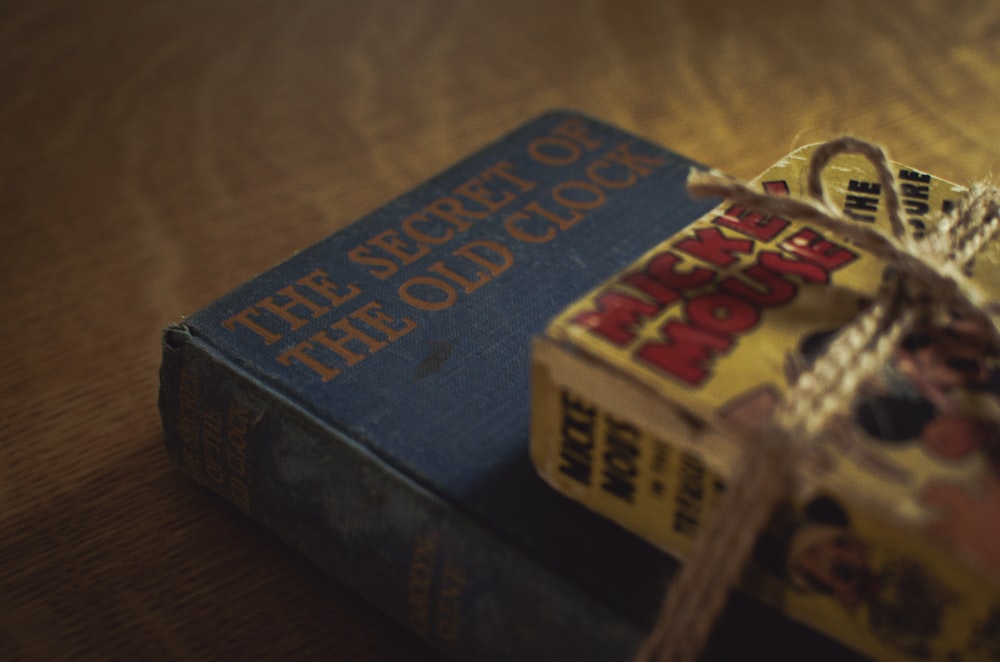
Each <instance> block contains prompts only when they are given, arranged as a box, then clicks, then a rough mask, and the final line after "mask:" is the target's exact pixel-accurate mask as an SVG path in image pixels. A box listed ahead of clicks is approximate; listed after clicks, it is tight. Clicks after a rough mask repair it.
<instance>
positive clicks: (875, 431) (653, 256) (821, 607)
mask: <svg viewBox="0 0 1000 662" xmlns="http://www.w3.org/2000/svg"><path fill="white" fill-rule="evenodd" d="M815 148H816V147H815V146H807V147H803V148H801V149H799V150H797V151H795V152H793V153H792V154H790V155H789V156H787V157H786V158H784V159H782V160H781V161H780V162H778V163H777V164H775V165H774V166H772V167H771V168H770V169H768V170H767V171H766V172H765V173H764V174H762V175H761V176H760V177H758V178H757V179H755V180H754V181H753V182H752V184H753V186H755V187H759V189H761V190H765V191H769V192H771V193H775V194H779V195H792V196H804V195H805V187H806V173H807V169H808V165H809V159H810V156H811V154H812V153H813V151H814V150H815ZM893 167H894V169H895V174H896V176H897V178H898V180H899V182H900V186H901V193H902V196H903V200H902V204H903V210H904V214H905V219H906V222H907V224H908V226H909V230H910V231H911V232H912V233H913V234H914V236H916V237H917V238H919V237H921V236H922V235H923V234H925V233H926V231H927V230H928V229H930V227H931V226H932V224H933V223H935V222H936V220H935V219H937V218H940V216H941V212H946V211H948V210H950V208H951V207H952V206H953V205H954V204H955V203H956V201H957V200H958V199H959V198H960V196H961V195H962V194H963V192H964V189H962V188H961V187H958V186H955V185H953V184H951V183H948V182H946V181H943V180H940V179H938V178H936V177H933V176H931V175H929V174H927V173H923V172H919V171H917V170H914V169H912V168H909V167H906V166H902V165H899V164H893ZM823 179H824V183H825V187H826V190H827V192H828V196H829V198H830V200H831V201H832V202H833V204H835V205H837V207H838V208H840V209H842V210H843V212H844V214H845V215H846V216H848V217H850V218H851V219H853V221H854V222H857V223H859V224H865V225H867V226H869V227H873V228H876V229H879V230H884V231H885V233H886V234H889V221H888V218H887V216H886V213H885V210H884V197H885V196H884V194H883V193H884V192H883V191H882V186H881V185H880V184H879V183H878V177H877V174H876V172H875V170H874V168H873V167H872V166H871V165H870V164H869V162H868V161H867V160H865V159H864V158H863V157H860V156H855V155H841V156H837V157H835V158H834V160H833V161H832V162H831V163H830V165H829V166H828V167H827V168H826V170H825V171H824V174H823ZM971 275H972V277H973V279H974V280H975V282H976V284H977V285H978V286H979V287H981V288H982V289H983V291H984V292H986V293H987V294H988V296H989V298H990V299H993V300H1000V246H996V245H993V246H988V247H987V248H986V249H984V250H983V251H982V252H981V253H980V254H979V255H978V256H977V258H976V259H975V261H974V263H973V266H972V274H971ZM884 277H885V265H884V263H882V262H881V261H880V260H879V259H877V258H875V257H873V256H872V255H870V254H867V253H865V252H864V251H862V250H860V249H858V248H856V247H854V246H852V245H850V244H848V243H846V242H844V241H841V240H839V239H837V238H835V237H832V236H830V235H829V233H826V232H823V231H820V230H819V229H817V228H815V227H811V226H810V225H809V224H808V223H803V222H799V221H796V219H794V218H780V217H775V216H767V215H764V214H761V213H759V212H756V211H754V210H753V209H749V208H742V207H739V206H736V205H732V204H723V205H721V206H719V207H718V208H717V209H715V210H714V211H713V212H711V213H709V214H708V215H706V216H704V217H702V218H700V219H698V220H696V221H695V222H694V223H692V225H690V226H689V227H688V228H687V229H685V230H683V231H682V232H680V233H679V234H677V235H675V236H673V237H671V238H669V239H667V240H666V241H664V242H663V243H662V244H660V245H657V246H655V247H654V248H652V249H651V250H649V251H648V252H647V253H646V254H645V255H643V256H642V258H640V259H639V260H638V261H636V262H635V263H633V264H632V265H631V267H630V268H628V269H626V270H624V271H622V272H620V273H619V274H617V275H616V276H614V277H613V278H612V279H610V280H608V281H607V282H605V283H604V284H603V285H601V286H600V287H598V288H597V289H595V290H594V291H592V292H590V293H589V294H588V295H587V296H585V297H584V298H582V299H580V300H579V301H577V302H575V303H574V304H572V305H571V306H570V307H569V308H567V309H566V310H564V311H563V312H562V313H561V314H560V315H559V316H558V317H557V318H556V319H555V320H554V321H553V322H552V323H551V324H550V325H549V327H548V328H547V330H546V332H545V334H544V335H543V336H542V337H539V338H537V339H536V340H535V343H534V347H533V377H532V379H533V395H532V408H533V418H532V440H531V454H532V460H533V462H534V464H535V466H536V468H537V470H538V472H539V473H540V474H541V475H542V477H543V478H544V479H545V480H546V481H547V482H548V483H549V484H551V485H552V486H553V487H554V488H555V489H557V490H558V491H560V492H562V493H563V494H565V495H566V496H568V497H570V498H572V499H575V500H577V501H580V502H581V503H583V504H584V505H585V506H587V507H588V508H590V509H592V510H594V511H597V512H599V513H601V514H602V515H605V516H607V517H608V518H610V519H612V520H614V521H616V522H617V523H619V524H620V525H621V526H623V527H625V528H626V529H629V530H631V531H632V532H634V533H636V534H638V535H639V536H641V537H643V538H645V539H647V540H649V541H650V542H652V543H653V544H655V545H657V546H659V547H660V548H662V549H663V550H665V551H667V552H669V553H671V554H674V555H676V556H678V557H681V558H684V557H685V556H687V555H688V554H689V553H690V551H691V548H692V543H693V540H694V537H695V536H696V535H697V533H698V531H699V529H700V527H701V526H702V523H703V522H704V521H705V518H706V516H707V515H708V513H710V512H711V511H712V509H713V507H714V504H715V503H716V501H717V497H718V495H719V494H721V492H722V491H724V489H725V485H726V482H727V480H728V477H729V476H730V475H731V474H732V472H733V470H734V465H735V463H736V462H737V461H738V459H739V457H740V453H741V451H740V448H739V443H740V442H739V441H737V439H739V438H740V437H739V436H738V435H736V434H734V433H733V432H732V431H733V430H739V429H745V428H746V427H748V426H750V427H756V426H760V425H761V424H762V423H763V422H765V421H767V420H768V418H769V416H770V415H771V412H772V411H773V410H774V407H775V405H776V404H777V403H778V402H779V401H780V400H781V398H782V394H783V392H784V391H785V390H786V389H787V388H788V386H789V385H790V384H792V383H794V382H795V379H796V377H797V376H798V375H799V374H801V373H802V372H803V371H804V370H806V369H808V367H809V366H810V364H811V362H812V361H813V360H814V358H815V357H816V356H817V354H818V353H819V352H821V351H822V349H823V348H824V347H825V346H826V344H827V343H829V341H830V340H831V338H833V337H834V336H835V335H836V333H837V331H838V329H840V328H841V327H843V326H844V325H845V324H846V323H848V322H849V321H850V320H851V319H853V318H854V317H855V316H856V315H857V314H858V313H859V311H862V310H864V309H865V307H866V306H867V305H869V304H870V302H871V300H872V298H873V297H874V296H875V294H876V292H877V291H878V289H879V286H880V284H881V282H882V281H883V278H884ZM998 423H1000V357H998V354H997V350H996V348H995V347H993V346H992V344H991V342H990V340H989V334H988V333H987V330H986V329H985V328H983V327H982V325H981V324H979V323H978V322H976V321H974V320H971V319H967V318H960V317H959V318H952V319H950V320H948V321H937V320H927V321H924V322H921V323H919V324H918V325H917V326H916V327H915V328H913V329H912V330H911V331H910V332H909V333H908V334H906V336H905V337H904V338H903V339H902V341H901V342H900V344H899V346H898V347H897V348H896V350H895V351H894V354H893V356H892V359H891V360H890V361H889V362H888V363H887V364H886V365H885V366H883V367H882V368H881V369H880V370H879V371H878V372H877V374H876V376H875V377H873V378H871V379H869V380H867V381H866V382H865V383H864V384H863V385H862V387H861V389H860V391H859V394H858V397H857V400H856V403H855V405H854V406H853V408H852V410H851V412H850V415H849V416H848V417H847V418H846V420H844V421H843V422H842V423H838V424H837V425H835V426H832V428H831V429H828V430H826V432H825V433H824V435H823V437H822V439H821V440H820V442H819V443H818V444H816V445H815V447H814V448H815V452H814V453H812V454H811V455H810V461H809V462H808V466H806V467H805V468H804V469H803V475H802V476H800V479H801V480H800V481H799V485H800V487H799V489H798V492H797V494H796V497H795V500H794V503H789V504H787V505H785V506H783V507H782V508H781V509H779V512H778V513H777V514H776V515H775V516H774V518H773V520H772V522H771V524H770V526H769V528H768V530H767V531H766V532H765V534H763V535H762V536H761V538H760V540H759V541H758V543H757V545H756V548H755V550H754V553H753V561H752V563H751V567H750V568H749V569H748V571H747V572H746V574H745V577H744V579H743V588H744V589H745V590H747V591H749V592H751V593H754V594H756V595H757V596H759V597H760V598H761V599H762V600H764V601H766V602H768V603H770V604H773V605H776V606H778V607H779V608H781V609H782V610H784V611H785V612H786V613H787V614H788V615H789V616H791V617H792V618H795V619H798V620H801V621H803V622H805V623H808V624H809V625H811V626H813V627H815V628H816V629H819V630H821V631H823V632H826V633H827V634H829V635H830V636H832V637H835V638H837V639H839V640H841V641H843V642H845V643H846V644H848V645H850V646H852V647H854V648H856V649H857V650H859V651H861V652H863V653H865V654H867V655H870V656H872V657H875V658H878V659H900V660H925V659H940V660H948V661H950V662H958V661H960V660H961V661H969V660H998V659H1000V584H998V577H1000V524H998V523H997V518H998V517H1000V425H998Z"/></svg>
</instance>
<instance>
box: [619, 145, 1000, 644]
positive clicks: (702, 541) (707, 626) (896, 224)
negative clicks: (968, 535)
mask: <svg viewBox="0 0 1000 662" xmlns="http://www.w3.org/2000/svg"><path fill="white" fill-rule="evenodd" d="M845 153H853V154H860V155H862V156H864V157H865V158H866V159H868V160H869V161H870V162H871V163H872V165H874V167H875V169H876V171H877V173H878V177H879V180H880V182H881V184H882V188H883V190H884V191H885V195H886V197H885V202H886V211H887V212H888V216H889V222H890V227H891V229H892V234H891V235H889V236H887V235H884V234H881V233H879V232H876V231H875V230H873V229H871V228H869V227H866V226H861V225H858V224H857V222H855V221H852V220H851V219H848V218H846V217H845V216H844V215H843V214H842V213H841V212H840V211H839V210H838V209H836V208H835V207H833V206H832V205H831V204H830V202H829V200H828V199H827V197H826V192H825V191H824V188H823V182H822V179H821V175H822V172H823V170H824V169H825V168H826V166H827V165H828V164H829V163H830V161H831V160H832V159H833V157H835V156H837V155H838V154H845ZM688 190H689V192H690V193H691V194H692V195H693V196H694V197H699V198H701V197H708V196H719V197H722V198H726V199H729V200H731V201H732V202H733V203H735V204H740V205H745V206H747V207H751V208H754V209H756V210H758V211H760V212H763V213H767V214H771V215H774V216H781V217H783V218H795V219H796V220H799V221H801V222H806V223H810V224H812V225H813V226H816V227H818V228H822V229H824V230H826V231H828V232H829V233H831V234H834V235H837V236H839V237H841V238H843V239H845V240H847V241H849V242H851V243H852V244H854V245H855V246H858V247H859V248H862V249H863V250H866V251H867V252H869V253H871V254H873V255H875V256H877V257H879V258H881V259H882V260H884V261H885V262H886V264H887V269H886V278H885V279H884V280H883V284H882V286H881V289H880V290H879V292H878V295H877V296H876V299H875V301H874V302H873V304H872V305H871V306H869V307H868V308H867V309H866V310H865V311H864V312H863V313H861V314H860V315H859V316H858V317H856V318H855V319H854V320H853V321H852V322H851V323H849V324H848V325H847V326H846V327H844V329H843V330H842V331H841V332H840V333H839V334H838V335H837V336H836V337H835V338H834V340H833V341H832V342H831V343H830V345H829V346H828V347H827V349H826V351H825V352H824V353H823V354H822V355H821V356H819V357H818V358H817V359H816V361H815V362H814V363H813V365H812V367H811V369H809V370H807V371H806V372H804V373H802V374H801V375H800V376H799V377H798V379H797V380H796V382H795V383H794V384H793V385H792V386H791V387H790V388H789V390H788V391H787V392H786V395H785V398H784V400H783V402H782V403H781V404H780V405H779V406H778V409H777V411H776V412H775V414H774V418H773V421H772V422H771V423H770V425H768V426H766V427H765V428H764V429H762V430H748V431H734V432H733V433H734V434H742V435H743V436H744V437H745V439H743V440H742V441H743V443H742V444H741V447H742V448H744V449H746V450H745V451H744V457H743V458H742V463H741V465H740V467H739V469H737V471H736V473H735V475H734V476H733V477H732V479H731V481H730V483H729V485H728V487H727V489H726V492H725V493H724V494H723V496H722V498H721V499H720V501H719V502H718V506H717V507H716V509H715V513H714V515H713V517H711V518H710V520H709V521H708V522H707V524H706V527H705V529H704V530H703V531H702V533H701V535H700V536H699V538H698V540H697V541H696V543H695V548H694V550H693V552H692V554H691V557H690V559H689V560H688V562H687V563H686V564H685V565H684V567H683V568H682V570H681V572H680V574H679V576H678V577H677V578H676V580H675V581H674V583H673V584H672V585H671V587H670V588H669V591H668V593H667V596H666V598H665V600H664V603H663V606H662V607H661V610H660V614H659V615H658V617H657V622H656V624H655V626H654V628H653V630H652V632H651V633H650V635H649V637H648V638H647V640H646V642H645V644H644V646H643V647H642V649H641V650H640V651H639V653H638V655H637V657H636V662H691V661H693V660H696V659H697V658H698V656H699V655H700V654H701V650H702V648H703V647H704V644H705V642H706V641H707V639H708V636H709V634H710V632H711V629H712V627H713V624H714V623H715V620H716V618H717V617H718V615H719V613H720V612H721V610H722V608H723V606H724V605H725V602H726V598H727V596H728V594H729V591H730V590H731V589H732V588H733V587H734V586H735V585H736V583H737V581H738V580H739V578H740V575H741V574H742V572H743V570H744V567H745V566H746V563H747V561H748V559H749V558H750V555H751V552H752V549H753V546H754V543H755V541H756V540H757V537H758V535H759V534H760V533H761V531H762V530H763V529H764V526H765V525H766V524H767V521H768V520H769V518H770V517H771V515H772V513H773V512H774V510H775V508H776V507H777V506H778V505H779V504H780V503H782V502H784V501H787V500H788V499H790V497H791V496H792V494H793V493H794V491H795V487H796V480H797V474H798V469H799V467H800V466H801V465H802V464H803V461H804V459H805V457H806V456H807V454H808V451H809V449H810V446H812V445H813V444H814V443H815V442H816V440H817V438H818V436H819V434H820V432H821V431H822V430H823V429H824V428H826V427H827V426H828V425H830V424H831V423H832V422H833V421H834V420H835V419H838V418H840V417H843V416H844V415H845V414H847V413H848V412H849V411H850V410H851V408H852V406H853V403H854V398H855V394H856V393H857V390H858V387H859V386H860V385H861V383H862V382H863V381H864V380H865V379H867V378H868V377H871V376H872V375H874V374H875V373H876V372H877V371H878V370H879V369H881V367H882V366H883V365H884V364H885V362H886V361H887V360H888V359H889V357H890V355H891V353H892V352H893V350H894V348H895V347H896V345H897V343H898V341H899V339H900V338H901V337H903V335H904V334H905V333H906V332H907V331H908V330H910V329H911V328H912V327H913V326H914V324H915V323H916V322H917V321H918V320H924V319H939V318H944V317H945V316H955V315H958V316H961V317H971V318H976V319H978V320H980V321H982V322H983V323H984V327H985V328H987V329H988V330H989V333H990V334H991V336H992V340H993V343H994V346H998V347H1000V304H998V303H996V302H992V301H990V300H988V299H986V297H985V296H984V295H983V294H982V293H981V292H980V290H979V289H978V288H977V287H975V285H974V284H973V283H972V282H971V280H970V279H969V277H968V275H967V274H968V272H969V269H970V267H971V263H972V260H973V259H974V257H975V256H976V254H977V253H979V251H980V250H981V249H982V248H983V247H984V246H985V245H986V244H987V243H988V242H989V241H991V240H992V238H993V237H994V235H995V234H996V233H997V230H998V228H1000V213H998V210H1000V191H998V189H996V188H994V187H990V186H984V185H975V186H973V187H972V188H971V189H970V190H969V191H968V192H967V193H966V194H965V196H964V197H963V198H962V199H961V200H960V201H959V203H958V204H957V205H956V206H955V208H954V209H953V210H952V211H951V212H950V213H949V214H948V215H946V216H945V217H944V218H943V219H941V221H940V222H939V223H938V224H937V226H936V228H935V229H934V230H932V231H931V232H929V233H928V234H927V236H926V237H924V238H922V239H916V238H915V237H913V236H912V235H911V234H910V233H908V232H907V230H906V226H905V224H904V222H903V219H902V215H901V213H900V207H901V203H900V201H901V199H902V196H901V194H900V188H899V183H898V182H897V181H896V178H895V176H894V175H893V172H892V169H891V166H890V164H889V160H888V158H887V157H886V154H885V152H884V151H883V150H882V149H881V148H879V147H877V146H875V145H872V144H870V143H866V142H864V141H860V140H857V139H855V138H851V137H844V138H840V139H837V140H834V141H831V142H828V143H826V144H824V145H821V146H820V147H819V148H818V149H817V150H816V151H815V152H814V153H813V156H812V160H811V162H810V164H809V178H808V192H809V195H810V196H811V199H793V198H789V197H782V196H775V195H770V194H768V193H761V192H757V191H755V190H753V189H751V188H750V187H748V186H747V185H746V184H744V183H742V182H739V181H737V180H735V179H733V178H731V177H728V176H726V175H724V174H722V173H720V172H718V171H715V170H710V171H707V172H698V171H693V172H692V173H691V175H690V176H689V178H688Z"/></svg>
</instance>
